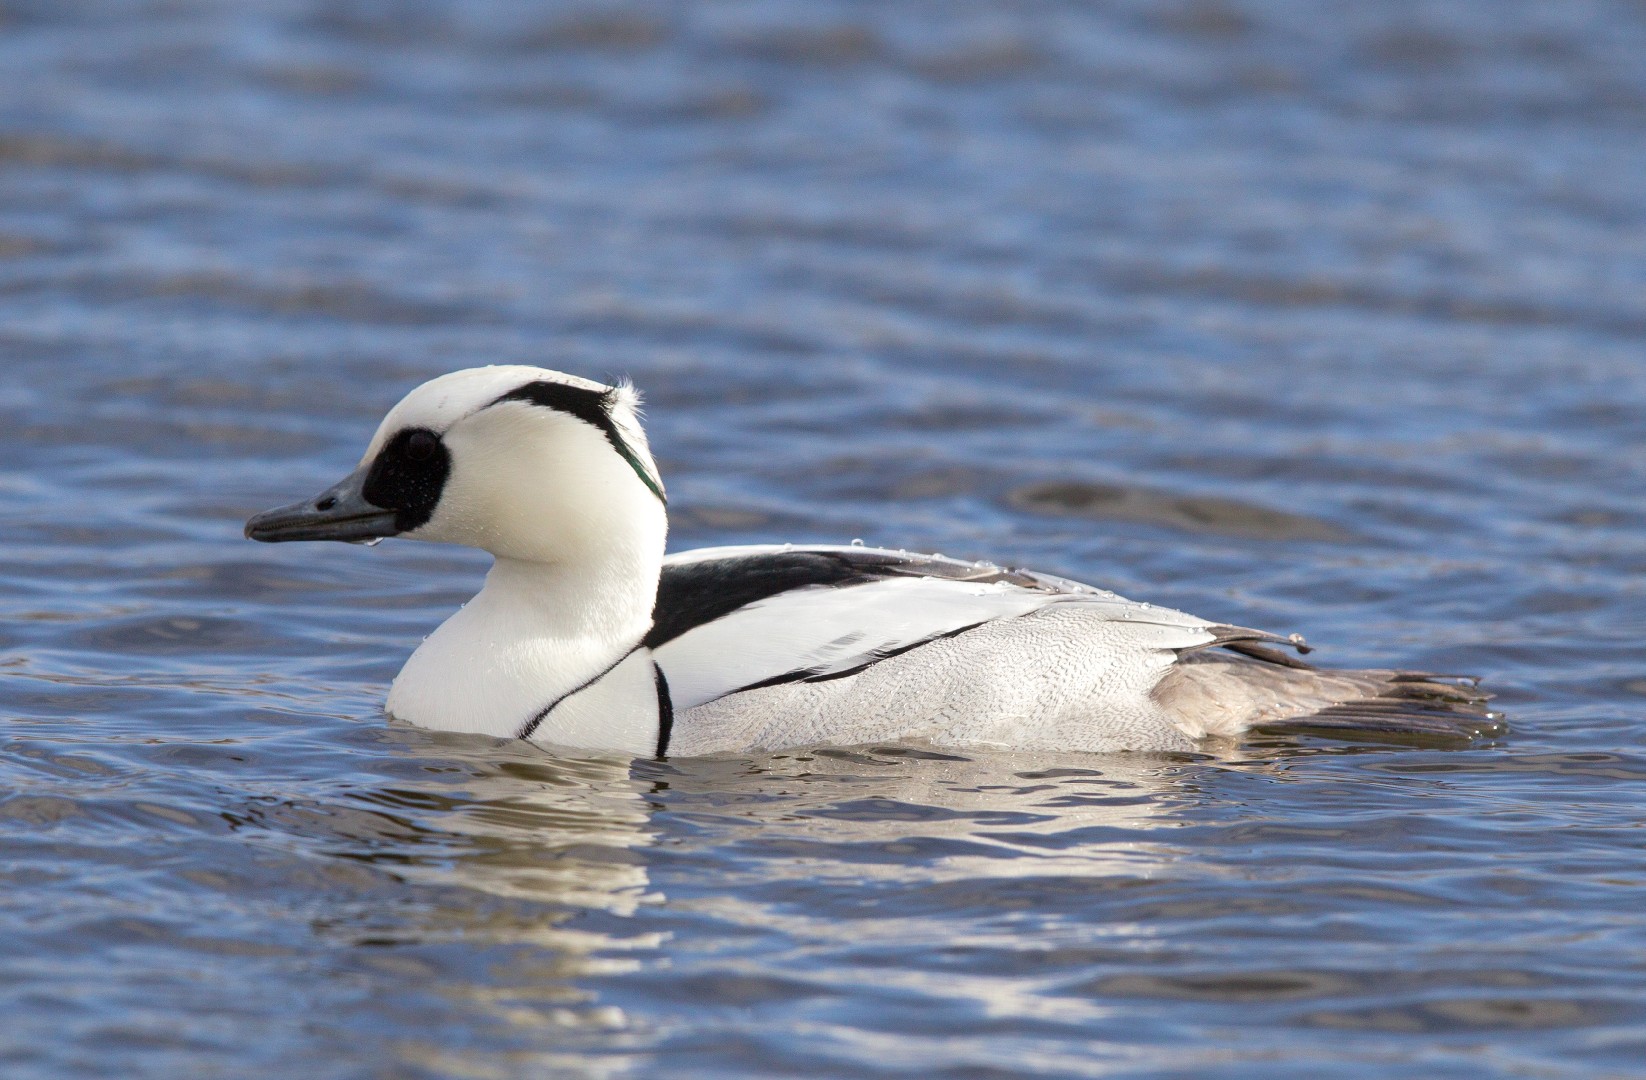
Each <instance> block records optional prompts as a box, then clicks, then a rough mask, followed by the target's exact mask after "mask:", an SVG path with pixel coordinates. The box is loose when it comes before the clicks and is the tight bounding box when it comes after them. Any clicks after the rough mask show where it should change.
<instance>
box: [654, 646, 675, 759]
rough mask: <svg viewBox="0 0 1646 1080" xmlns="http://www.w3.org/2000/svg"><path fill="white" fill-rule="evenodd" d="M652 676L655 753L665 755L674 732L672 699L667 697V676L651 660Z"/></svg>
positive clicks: (657, 755) (655, 662)
mask: <svg viewBox="0 0 1646 1080" xmlns="http://www.w3.org/2000/svg"><path fill="white" fill-rule="evenodd" d="M652 678H653V679H655V680H656V682H657V754H656V755H655V756H656V757H660V758H661V757H667V756H668V753H669V736H671V735H673V734H674V699H673V698H671V697H669V677H668V676H667V675H665V674H663V669H662V668H660V667H658V666H657V661H655V660H653V661H652Z"/></svg>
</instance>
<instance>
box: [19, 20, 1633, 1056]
mask: <svg viewBox="0 0 1646 1080" xmlns="http://www.w3.org/2000/svg"><path fill="white" fill-rule="evenodd" d="M1642 55H1646V12H1643V9H1642V8H1641V7H1640V6H1639V5H1638V4H1631V3H1624V2H1622V0H1618V2H1616V3H1606V2H1598V0H1596V2H1585V0H1569V2H1565V3H1561V4H1538V3H1529V2H1528V3H1512V2H1503V3H1493V4H1470V3H1465V2H1462V0H1457V2H1446V0H1432V2H1424V3H1418V2H1415V0H1414V2H1403V0H1390V2H1385V3H1379V4H1350V3H1338V2H1310V3H1301V2H1296V3H1293V2H1287V0H1249V2H1236V0H1227V2H1223V0H1187V2H1181V3H1180V2H1175V0H1172V2H1166V3H1153V2H1150V3H1144V2H1141V0H1138V2H1131V3H1126V2H1114V3H1104V4H1059V3H1052V2H1049V0H1025V2H1022V3H1013V4H1002V3H996V2H982V0H975V2H970V0H958V2H957V0H949V2H945V3H941V4H939V3H935V2H933V3H922V2H908V3H898V4H884V3H867V2H865V3H855V4H854V3H817V2H814V3H804V4H802V3H779V2H760V0H756V2H747V3H733V2H730V0H711V2H705V3H700V4H696V5H692V6H690V7H689V8H688V7H686V6H683V5H671V4H661V3H659V4H656V5H651V6H645V5H634V6H631V5H627V4H625V5H621V6H614V5H611V4H604V3H602V4H595V3H588V4H585V5H574V4H548V3H540V4H527V3H503V2H501V0H499V2H495V3H485V2H480V0H473V2H459V0H452V2H449V3H434V2H428V3H411V2H403V3H390V2H387V0H384V2H372V0H346V2H339V0H329V2H326V3H318V2H315V3H304V2H300V0H242V2H234V3H231V2H228V0H222V2H208V0H178V2H168V3H160V2H153V3H149V2H143V0H127V2H118V0H108V2H90V0H88V2H85V3H79V4H74V5H65V4H59V3H55V2H50V0H36V2H30V0H5V2H4V3H3V4H0V71H3V72H5V74H6V80H5V87H4V89H3V90H0V410H3V423H0V448H3V451H4V455H3V459H0V469H3V470H4V471H3V472H0V610H3V613H4V619H3V622H0V730H3V741H0V853H3V859H0V880H3V882H4V888H3V889H0V927H3V929H4V933H3V934H0V1002H3V1006H4V1009H3V1011H4V1015H5V1018H6V1019H5V1023H4V1024H3V1025H0V1070H3V1071H4V1073H5V1075H6V1076H8V1077H67V1076H122V1077H168V1078H170V1077H177V1076H185V1075H186V1076H249V1075H281V1076H303V1077H320V1078H331V1077H337V1078H345V1077H347V1078H353V1077H436V1076H440V1077H446V1076H451V1077H517V1076H519V1077H524V1076H542V1075H550V1074H555V1073H557V1072H564V1073H576V1074H587V1075H594V1076H620V1075H628V1074H634V1075H668V1076H679V1077H685V1076H704V1077H708V1076H713V1077H725V1076H750V1077H755V1076H773V1075H783V1076H800V1075H816V1076H840V1075H853V1076H890V1075H917V1076H954V1077H960V1076H965V1077H987V1076H1021V1075H1047V1076H1051V1075H1060V1076H1061V1075H1069V1076H1096V1075H1108V1074H1125V1075H1166V1074H1172V1075H1184V1074H1193V1075H1199V1076H1222V1077H1262V1078H1264V1080H1271V1078H1274V1077H1294V1076H1295V1077H1320V1076H1339V1075H1344V1076H1346V1075H1355V1076H1362V1075H1390V1076H1414V1075H1423V1076H1471V1077H1472V1076H1481V1075H1493V1074H1495V1075H1505V1076H1511V1075H1512V1076H1537V1077H1556V1076H1580V1075H1581V1076H1625V1075H1631V1074H1638V1070H1639V1069H1640V1068H1641V1063H1642V1062H1643V1061H1646V964H1643V961H1642V957H1643V956H1646V898H1643V897H1646V893H1643V888H1646V869H1643V865H1646V841H1643V837H1646V832H1643V831H1642V828H1641V825H1642V820H1643V818H1642V799H1641V794H1640V793H1641V791H1642V790H1643V788H1642V784H1643V782H1646V753H1643V752H1642V748H1641V746H1642V735H1643V732H1646V666H1643V664H1642V656H1643V651H1642V648H1641V645H1640V641H1641V638H1642V635H1643V633H1646V614H1643V612H1646V603H1643V600H1646V596H1643V586H1642V582H1643V580H1646V530H1643V526H1646V510H1643V508H1642V504H1641V492H1642V491H1646V455H1643V442H1646V439H1643V433H1646V363H1643V353H1642V346H1643V342H1646V179H1643V178H1646V138H1643V136H1646V65H1643V64H1642V61H1641V57H1642ZM481 362H535V363H546V364H548V365H550V366H555V367H563V368H566V369H569V370H572V371H576V372H579V373H582V374H588V375H593V376H597V377H598V376H603V375H608V374H618V373H628V374H631V375H632V376H633V377H634V378H635V379H636V380H637V381H638V382H639V383H640V384H641V386H642V387H643V388H644V389H645V390H646V391H647V392H648V394H649V402H650V409H651V427H652V432H653V445H654V446H655V447H656V448H657V449H658V451H659V454H660V457H661V459H662V464H663V467H664V470H665V474H666V476H667V477H668V480H669V484H670V490H671V495H672V497H673V500H672V505H673V507H674V508H676V513H675V517H674V521H675V528H674V536H673V544H674V546H675V547H687V546H694V545H698V544H706V543H722V542H752V541H765V540H772V539H794V540H818V541H833V542H840V541H844V540H848V539H851V538H854V537H862V538H864V539H865V540H867V541H868V542H870V543H878V544H885V545H890V546H893V547H911V548H924V549H927V550H938V551H943V552H946V553H948V554H951V555H965V556H988V557H992V558H995V559H998V560H1001V561H1007V562H1013V563H1020V564H1027V565H1031V566H1035V567H1038V568H1040V569H1044V570H1048V571H1051V572H1055V573H1061V574H1066V575H1070V576H1075V577H1080V578H1084V579H1087V580H1090V581H1093V582H1096V583H1099V584H1102V585H1105V586H1109V587H1112V588H1115V589H1117V590H1119V591H1121V592H1123V593H1126V594H1130V595H1133V596H1136V597H1137V598H1139V599H1147V600H1151V601H1154V602H1157V603H1166V604H1171V605H1174V606H1178V607H1182V608H1185V609H1187V610H1190V611H1194V612H1196V613H1199V614H1203V615H1206V616H1210V617H1216V618H1218V619H1222V620H1227V621H1232V622H1238V623H1247V624H1251V625H1257V626H1263V627H1268V628H1272V629H1276V630H1282V631H1293V630H1296V631H1301V632H1304V633H1306V634H1307V635H1308V636H1309V637H1310V638H1311V639H1312V640H1313V641H1314V642H1315V643H1317V644H1318V645H1320V646H1322V647H1323V655H1324V656H1325V657H1326V658H1327V660H1328V662H1331V663H1336V664H1343V665H1355V666H1361V665H1377V664H1401V665H1406V666H1413V667H1420V668H1428V669H1434V670H1443V671H1452V670H1459V671H1472V672H1478V673H1480V674H1482V675H1484V676H1485V677H1486V678H1487V680H1488V681H1489V684H1490V685H1491V687H1492V688H1494V689H1495V690H1496V691H1497V692H1498V693H1499V695H1500V697H1499V703H1500V704H1501V705H1502V706H1503V707H1504V708H1505V709H1506V711H1508V713H1509V714H1510V718H1511V723H1512V729H1511V732H1510V734H1509V735H1508V736H1507V737H1506V738H1504V739H1502V740H1500V741H1498V742H1496V743H1493V744H1489V745H1480V746H1476V747H1473V748H1469V749H1464V750H1447V749H1443V748H1438V747H1430V746H1422V745H1406V746H1390V745H1379V744H1371V743H1362V744H1353V745H1350V744H1342V743H1329V742H1313V741H1308V740H1296V739H1293V740H1281V739H1275V738H1268V739H1259V740H1254V741H1251V742H1248V743H1246V744H1245V745H1243V746H1239V747H1235V746H1212V747H1208V748H1207V752H1206V753H1205V754H1201V755H1188V756H1173V757H1150V756H1143V755H1138V756H1130V757H1125V756H1122V757H1076V756H1066V757H1058V756H1055V755H1053V756H1048V755H1039V756H1032V757H1030V756H1018V755H1009V754H976V755H970V754H968V755H964V756H962V755H934V754H930V753H922V752H914V751H910V750H907V749H899V748H885V747H882V748H867V749H861V750H852V751H836V750H826V751H816V752H809V753H786V754H779V755H773V756H761V757H751V758H738V759H728V760H697V761H693V760H675V761H669V762H662V763H659V762H640V763H634V764H632V765H631V764H630V763H628V762H612V761H600V760H569V759H565V758H561V757H556V756H551V755H548V754H545V753H543V752H541V751H538V750H535V749H532V748H529V747H525V746H522V745H518V744H510V743H495V742H491V741H488V740H483V739H474V738H468V737H456V736H449V735H440V734H431V733H426V732H419V731H414V730H407V729H403V728H400V727H397V726H393V725H389V724H387V723H386V722H385V721H384V720H383V718H382V716H381V714H380V712H379V706H380V701H381V698H382V694H383V691H384V687H385V685H386V683H387V681H388V680H389V679H390V678H391V677H392V676H393V674H394V672H395V671H396V670H397V668H398V665H399V663H400V661H401V660H402V659H403V658H404V656H405V655H406V654H407V652H408V651H409V650H410V649H411V648H412V647H413V646H414V645H415V643H416V642H417V641H418V640H419V638H420V636H421V635H422V634H424V633H426V632H427V631H428V630H429V629H430V628H431V627H433V626H434V625H435V624H436V623H437V622H438V621H439V620H440V619H441V618H442V617H444V615H445V614H446V613H448V612H449V611H450V610H451V609H452V608H453V607H454V606H455V605H456V604H458V603H459V602H461V601H462V600H463V599H465V598H466V597H467V596H468V595H469V594H470V593H471V592H472V591H473V589H474V588H475V587H476V584H477V582H478V579H479V576H480V574H481V572H482V570H483V567H484V560H483V558H480V557H477V556H476V555H475V554H474V553H472V552H464V551H449V550H443V549H437V548H426V547H420V546H418V545H413V544H405V543H399V544H396V543H390V544H386V545H383V546H382V547H380V548H377V549H375V550H364V549H357V548H344V547H341V546H336V545H328V546H324V547H308V546H299V545H293V546H289V547H282V548H277V549H271V548H264V547H259V546H255V545H252V544H249V543H246V542H244V541H243V540H242V539H241V538H240V523H241V520H242V519H243V518H244V517H245V515H246V514H248V513H249V512H251V511H253V510H256V509H261V508H263V507H265V506H269V505H272V504H274V503H276V502H284V501H287V500H289V499H291V498H295V497H298V496H300V495H303V494H307V493H309V492H311V491H314V490H318V489H319V488H320V487H321V486H323V485H324V484H326V483H329V482H330V481H332V480H334V479H336V478H337V477H338V476H340V475H342V473H343V472H345V471H346V470H347V469H348V468H349V467H350V466H351V465H352V463H353V461H354V459H355V458H356V457H357V455H358V454H359V452H360V449H361V448H362V446H363V445H364V443H365V440H366V438H367V436H368V434H369V433H370V431H371V429H372V428H373V427H374V425H375V423H376V421H377V419H378V417H379V416H380V415H381V414H382V412H383V411H384V410H385V409H386V408H387V406H388V405H389V404H391V403H392V402H393V401H394V400H396V399H397V398H398V397H399V396H400V395H401V394H402V393H403V392H404V391H405V390H406V389H408V388H409V387H410V386H411V385H413V384H415V383H416V382H418V381H420V380H422V379H424V378H427V377H429V376H432V375H434V374H437V373H439V372H442V371H445V370H449V369H451V368H455V367H462V366H468V365H471V364H475V363H481Z"/></svg>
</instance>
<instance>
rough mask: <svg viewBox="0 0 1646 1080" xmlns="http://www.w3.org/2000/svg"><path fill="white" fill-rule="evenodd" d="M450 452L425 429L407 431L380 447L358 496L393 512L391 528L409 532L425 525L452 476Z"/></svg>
mask: <svg viewBox="0 0 1646 1080" xmlns="http://www.w3.org/2000/svg"><path fill="white" fill-rule="evenodd" d="M451 469H452V458H451V451H449V450H447V449H446V445H445V444H444V443H442V442H441V441H440V436H438V435H436V434H435V433H434V432H432V431H430V430H428V429H427V428H406V429H405V430H403V431H397V432H395V434H394V437H393V438H392V439H390V440H389V441H388V442H387V443H384V444H383V449H382V450H379V451H378V452H377V458H376V460H375V461H373V462H372V463H371V471H370V472H368V473H367V474H366V482H365V484H364V485H362V487H361V488H360V494H361V495H363V496H364V497H365V499H366V501H367V502H369V503H371V504H372V505H373V506H380V507H382V508H383V509H385V510H393V511H395V512H396V513H395V517H394V527H395V528H396V529H398V530H399V531H400V532H409V531H410V530H412V529H415V528H418V527H419V526H421V525H426V524H428V520H429V518H431V517H433V516H434V508H435V506H436V505H438V504H439V502H440V492H441V490H442V489H443V488H444V487H445V486H446V477H447V476H449V475H451Z"/></svg>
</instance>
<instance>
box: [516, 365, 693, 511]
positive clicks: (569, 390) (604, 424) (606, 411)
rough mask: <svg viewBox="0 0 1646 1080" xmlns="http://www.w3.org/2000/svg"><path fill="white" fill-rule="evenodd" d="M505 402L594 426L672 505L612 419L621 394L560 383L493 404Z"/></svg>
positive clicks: (536, 385) (533, 386)
mask: <svg viewBox="0 0 1646 1080" xmlns="http://www.w3.org/2000/svg"><path fill="white" fill-rule="evenodd" d="M504 401H524V402H525V403H527V404H528V405H539V406H541V407H543V408H545V409H554V410H556V411H558V412H563V413H566V414H568V415H570V416H575V417H577V418H578V419H579V420H581V421H583V422H584V423H586V424H593V425H594V426H595V427H597V428H599V429H600V431H601V433H602V434H604V435H605V436H606V441H607V442H609V443H611V444H612V449H613V450H616V451H617V453H618V456H619V457H621V458H622V459H623V460H624V461H626V462H628V463H629V467H630V468H631V469H633V470H634V472H635V475H636V476H638V477H640V480H641V482H642V483H644V484H645V485H646V486H647V487H648V488H650V489H651V492H652V494H653V495H656V496H657V497H658V498H659V499H660V500H662V502H663V503H664V504H665V505H667V504H668V501H669V500H668V497H667V496H666V495H664V494H663V485H662V484H661V483H659V482H658V480H657V478H656V477H654V476H653V475H652V474H651V472H650V471H649V470H648V469H647V468H646V466H645V465H643V464H642V463H641V461H640V456H639V455H638V454H636V453H635V452H634V450H633V448H631V447H630V446H629V444H628V443H627V442H626V441H625V440H624V438H623V433H622V432H621V431H619V430H618V429H617V422H616V421H614V420H613V419H612V405H613V404H615V403H616V401H617V391H615V390H611V389H606V390H589V389H586V388H584V387H581V386H568V385H566V384H565V383H559V382H531V383H527V384H526V385H525V386H521V387H516V388H515V389H513V390H510V391H509V392H508V393H506V394H504V395H503V396H502V397H500V398H498V399H497V400H496V401H494V402H492V404H493V405H496V404H499V403H500V402H504Z"/></svg>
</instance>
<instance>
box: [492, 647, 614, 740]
mask: <svg viewBox="0 0 1646 1080" xmlns="http://www.w3.org/2000/svg"><path fill="white" fill-rule="evenodd" d="M639 651H640V646H638V645H636V646H635V647H634V648H632V649H630V650H629V651H628V652H626V653H624V654H623V655H622V656H619V657H618V658H617V659H616V660H613V661H612V662H611V664H610V665H608V666H607V667H606V668H605V670H603V671H601V672H600V673H599V674H598V675H596V676H595V677H594V678H592V679H589V680H588V681H586V682H584V683H582V684H581V685H579V686H576V687H573V688H572V689H570V690H567V691H566V692H565V693H564V694H561V695H560V696H559V697H557V698H555V699H554V700H553V701H551V702H549V703H548V704H547V705H545V706H543V707H542V708H541V709H539V710H538V711H537V713H536V714H535V715H533V716H532V718H531V719H530V720H527V721H526V722H525V723H524V724H521V725H520V730H519V731H517V732H515V733H514V737H515V738H517V739H529V738H531V737H532V732H534V731H536V730H537V727H538V725H539V724H541V723H542V722H543V720H544V719H545V718H546V717H547V716H548V715H549V714H550V713H552V712H554V710H556V709H558V708H559V707H560V706H561V704H562V703H563V702H564V701H565V700H566V699H567V698H569V697H571V696H572V695H574V694H581V693H582V692H583V691H585V690H587V689H588V688H589V687H591V686H593V685H594V684H595V683H597V682H599V681H600V680H601V679H604V678H605V677H606V676H607V675H610V674H611V673H612V672H614V671H616V670H617V668H618V666H619V665H621V664H622V663H623V661H625V660H627V659H628V658H629V657H631V656H633V655H634V654H635V653H637V652H639Z"/></svg>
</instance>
